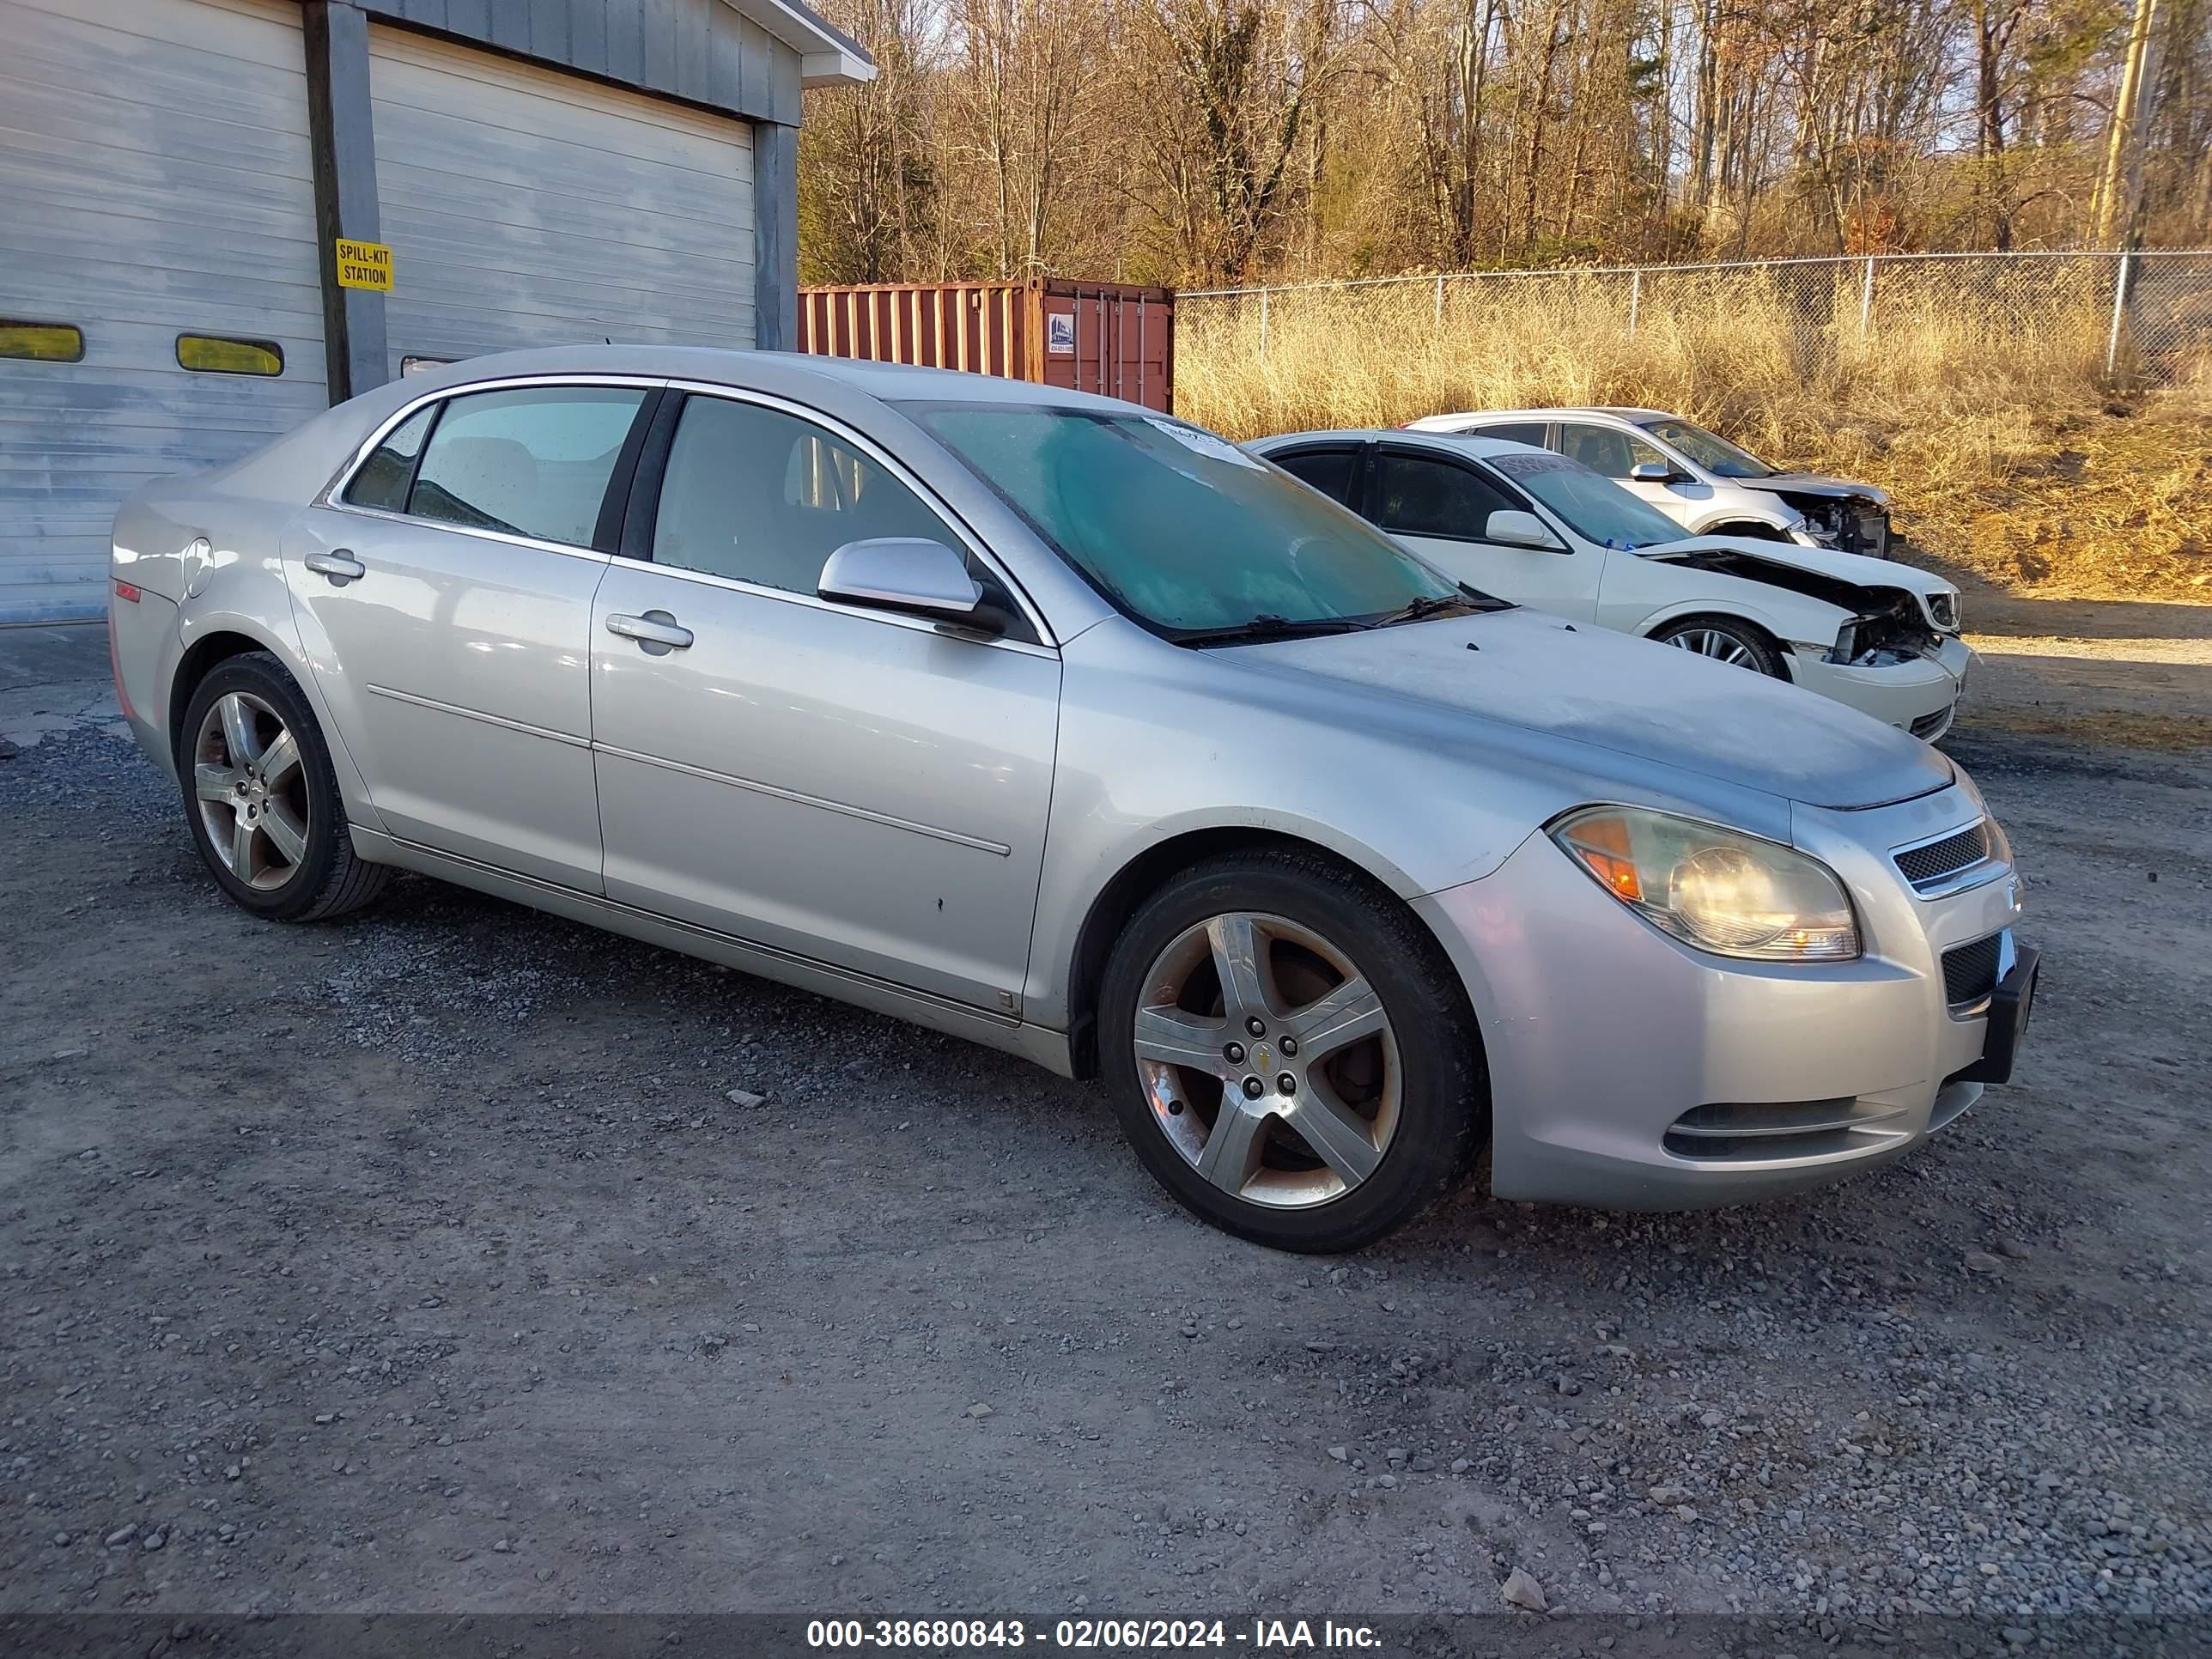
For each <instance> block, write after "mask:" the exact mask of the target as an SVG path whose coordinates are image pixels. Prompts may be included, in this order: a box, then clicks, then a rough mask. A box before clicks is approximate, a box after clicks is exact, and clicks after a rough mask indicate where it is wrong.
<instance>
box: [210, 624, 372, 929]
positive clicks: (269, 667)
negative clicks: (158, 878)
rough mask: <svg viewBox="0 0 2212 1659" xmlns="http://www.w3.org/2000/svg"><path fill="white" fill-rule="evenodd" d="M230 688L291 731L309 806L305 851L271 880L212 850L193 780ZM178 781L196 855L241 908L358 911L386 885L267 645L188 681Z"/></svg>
mask: <svg viewBox="0 0 2212 1659" xmlns="http://www.w3.org/2000/svg"><path fill="white" fill-rule="evenodd" d="M233 692H244V693H246V694H247V695H249V696H252V697H255V698H258V700H259V701H260V702H263V703H264V704H265V705H267V707H268V708H269V709H270V710H271V711H273V712H274V714H276V718H277V719H279V720H282V721H283V725H284V727H285V729H286V730H287V731H289V732H291V734H292V736H293V739H294V741H295V743H296V744H298V747H299V756H300V768H299V769H300V774H301V776H300V779H299V787H300V788H301V790H302V791H304V799H305V803H306V807H307V836H306V846H305V850H304V851H303V852H302V853H301V856H300V858H299V860H297V862H296V863H295V864H293V865H292V866H291V872H290V873H289V876H286V877H284V878H283V880H282V881H281V882H280V883H279V884H276V885H273V886H256V885H253V884H250V883H248V882H246V881H244V880H241V879H240V878H239V877H238V876H237V875H236V874H234V872H232V870H231V868H230V865H229V863H228V860H226V859H225V858H224V857H223V856H222V854H219V853H217V852H216V848H215V846H214V844H213V842H211V840H210V836H209V831H208V824H207V821H206V818H205V817H204V815H203V813H202V811H201V810H200V802H199V799H198V795H197V789H196V787H195V772H196V767H197V755H196V752H195V747H196V744H197V740H198V737H199V733H200V731H201V728H202V726H204V724H205V723H206V721H207V718H208V713H209V711H210V709H211V708H214V707H215V705H216V703H217V702H220V701H221V700H222V698H224V697H226V696H229V695H231V694H232V693H233ZM176 760H177V781H178V783H179V787H180V788H181V791H182V793H183V795H184V805H185V824H186V826H187V827H188V828H189V829H190V830H191V837H192V845H193V846H194V847H196V848H198V849H199V854H200V860H201V862H203V863H204V864H205V865H206V866H207V867H208V872H209V873H210V875H212V876H213V877H214V878H215V881H216V886H218V887H220V888H221V889H222V891H223V895H224V896H225V897H227V898H228V899H229V900H230V901H231V902H233V903H234V904H236V905H237V906H238V907H239V908H240V909H244V910H249V911H251V912H252V914H253V915H257V916H264V917H267V918H268V919H269V920H270V921H326V920H328V919H330V918H331V917H334V916H342V915H345V914H346V913H347V912H349V911H351V910H357V909H359V908H361V907H362V906H363V905H365V904H367V903H368V902H370V901H371V900H373V899H374V898H375V897H376V896H377V895H378V894H379V893H380V892H382V891H383V890H384V886H385V884H386V882H387V881H389V880H390V879H391V877H392V871H391V868H390V866H386V865H381V864H371V863H369V862H368V860H365V859H363V858H362V857H361V855H360V854H357V853H356V852H355V851H354V846H353V837H352V836H351V835H350V834H349V832H348V830H347V828H346V817H345V803H344V800H343V798H342V797H341V796H340V795H339V793H338V781H337V773H336V772H335V771H334V770H333V769H331V751H330V745H329V744H326V743H325V741H324V740H323V732H322V727H321V726H319V725H318V724H317V723H316V720H315V715H314V711H313V708H310V707H309V706H308V703H307V698H306V697H305V696H303V695H302V694H301V690H300V688H299V686H298V685H297V684H295V682H294V680H293V678H292V677H291V675H290V674H289V673H287V672H286V671H285V669H284V665H283V663H282V662H280V661H278V660H277V659H276V657H275V656H273V655H271V654H270V653H268V652H266V651H249V652H246V653H243V654H241V655H239V656H235V657H228V658H226V659H223V660H222V662H220V663H218V664H216V666H215V667H214V668H213V669H212V670H210V671H209V673H208V674H207V675H206V676H205V677H204V678H202V679H201V681H200V683H199V684H197V685H196V686H194V687H193V688H192V693H191V697H190V698H189V699H188V700H187V701H186V702H185V718H184V721H183V724H182V725H181V726H180V727H179V731H178V737H177V755H176Z"/></svg>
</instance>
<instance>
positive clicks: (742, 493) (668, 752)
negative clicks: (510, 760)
mask: <svg viewBox="0 0 2212 1659" xmlns="http://www.w3.org/2000/svg"><path fill="white" fill-rule="evenodd" d="M663 424H664V426H665V425H666V417H665V416H664V420H663ZM658 452H659V446H658V444H656V446H655V448H654V451H653V452H649V453H648V455H647V459H646V460H645V462H644V463H643V464H641V466H640V468H639V472H638V479H637V483H636V487H635V489H634V490H633V492H632V497H633V499H632V502H631V507H630V513H629V526H627V533H626V535H625V538H624V542H623V547H624V550H625V553H626V554H631V555H635V557H632V556H623V557H619V558H617V559H616V561H615V562H614V563H613V564H612V566H611V568H609V570H608V572H607V576H606V580H605V583H604V584H603V585H602V586H601V587H600V589H599V596H598V599H597V601H596V602H595V604H594V605H593V607H592V610H593V615H592V628H591V645H590V653H591V662H592V686H593V690H592V736H593V738H594V740H595V747H596V749H597V751H598V766H599V817H600V822H601V824H602V826H603V828H604V832H605V838H606V884H607V886H606V890H607V896H609V897H610V898H613V899H617V900H620V901H622V902H625V903H629V904H633V905H636V906H638V907H640V908H644V909H647V910H652V911H655V912H658V913H659V914H661V915H668V916H673V917H677V918H679V919H681V920H684V921H690V922H695V923H697V924H700V925H702V926H704V927H711V928H714V930H716V931H717V932H720V933H729V934H733V935H735V936H737V937H738V938H740V939H748V940H750V941H753V942H755V943H757V944H761V945H767V946H769V947H770V948H772V949H775V950H780V951H788V952H790V953H792V954H793V955H795V956H799V957H805V958H807V959H809V960H811V961H814V962H818V963H829V964H830V965H832V966H834V967H837V968H842V969H846V970H848V971H851V972H854V973H859V974H864V975H868V976H870V977H871V978H874V979H878V980H883V981H890V982H892V983H894V984H898V985H902V986H905V987H913V988H915V989H919V990H921V991H925V992H928V993H932V994H936V995H939V996H942V997H946V998H950V999H951V1000H955V1001H957V1002H961V1003H963V1004H968V1005H970V1006H975V1007H980V1008H985V1009H988V1010H990V1011H992V1012H998V1013H1001V1014H1004V1013H1010V1012H1018V1009H1019V1006H1020V1002H1019V999H1020V987H1021V984H1022V981H1023V978H1024V974H1025V972H1026V969H1027V965H1028V957H1029V942H1030V923H1031V921H1032V920H1033V918H1034V915H1035V913H1036V892H1037V877H1038V872H1039V871H1040V869H1041V868H1042V860H1043V854H1044V832H1045V821H1046V816H1047V809H1048V806H1049V805H1050V802H1051V793H1052V770H1053V755H1054V742H1055V738H1056V736H1057V732H1058V726H1059V714H1060V659H1059V655H1058V653H1056V652H1054V651H1053V650H1052V649H1050V648H1048V647H1046V646H1045V645H1043V644H1042V642H1040V641H1038V640H1037V639H1036V637H1034V631H1033V630H1029V629H1027V628H1026V625H1025V624H1024V632H1028V633H1030V637H1019V636H1014V635H1010V636H1008V637H1006V638H1000V639H984V638H978V637H976V636H975V635H973V634H972V633H967V634H963V633H960V632H957V631H953V630H950V629H942V628H939V627H937V626H935V625H933V624H932V623H927V622H925V621H921V620H920V619H918V618H915V617H904V616H895V615H891V614H889V613H886V612H884V611H868V610H862V609H860V608H857V607H854V606H850V605H840V604H835V603H832V602H829V601H827V600H824V599H820V598H818V597H817V595H816V592H815V586H816V581H817V578H818V576H819V575H820V574H821V569H822V566H823V562H825V561H826V560H827V559H828V558H829V555H830V553H831V552H833V551H834V550H836V548H838V547H839V546H841V545H842V544H844V543H846V542H848V541H857V540H860V539H863V538H869V537H879V536H915V537H922V538H927V539H930V540H933V541H940V542H944V543H945V544H948V545H950V546H952V547H955V548H963V547H964V548H966V549H967V550H969V568H970V571H971V573H973V574H976V575H977V577H978V579H979V580H984V581H985V583H986V586H990V585H991V584H992V583H993V582H995V581H996V580H997V578H996V576H995V574H994V573H993V572H992V571H991V570H990V569H989V568H988V566H987V564H986V563H984V562H982V561H981V557H980V555H979V554H978V552H977V551H976V550H975V546H974V544H972V543H971V542H970V541H969V539H968V538H966V537H965V535H964V534H963V532H962V530H961V528H960V527H959V526H957V524H956V523H955V522H954V521H953V520H951V516H950V515H949V514H948V513H946V512H945V509H944V508H943V507H940V506H939V505H938V504H937V503H935V502H933V501H931V500H929V499H927V496H926V495H925V494H924V492H923V491H922V490H921V487H920V486H919V485H918V484H917V483H915V481H914V480H913V479H912V478H911V477H908V476H905V475H904V474H903V473H902V471H901V470H900V469H899V468H898V467H897V466H896V464H895V463H893V462H892V461H891V460H890V457H889V456H888V455H886V454H885V453H883V452H882V451H880V450H879V449H878V448H876V447H874V446H873V445H872V444H870V443H868V442H867V441H866V440H864V439H861V438H860V437H858V436H857V435H854V434H852V433H850V432H848V431H846V430H844V429H842V428H834V427H832V426H831V425H830V424H829V423H828V422H824V421H823V420H822V419H820V418H819V417H817V416H813V415H811V414H810V413H809V412H808V411H805V410H800V409H798V408H796V407H794V406H792V405H788V404H781V403H779V402H776V401H775V400H773V399H769V398H745V397H738V396H735V395H726V394H715V395H707V394H704V393H700V394H695V395H693V396H692V397H690V398H689V399H688V401H687V402H686V403H685V404H684V407H683V409H682V410H681V413H680V416H678V419H677V420H676V422H675V424H674V428H673V432H672V437H671V440H670V441H669V442H668V445H667V447H666V449H665V459H664V457H663V456H662V455H661V454H660V453H658ZM993 599H994V603H1000V604H1002V605H1003V606H1004V608H1006V609H1007V610H1009V611H1012V612H1013V614H1015V615H1016V616H1017V617H1019V616H1020V615H1021V611H1020V609H1019V607H1018V605H1016V603H1015V602H1014V601H1013V600H1012V598H1011V597H1010V596H1007V595H1006V594H1004V593H1003V592H1000V593H999V594H996V595H994V596H993ZM639 623H651V624H654V625H655V626H656V629H675V630H680V632H679V633H678V634H674V635H665V637H664V638H663V639H659V640H656V639H653V638H640V637H637V636H636V634H637V629H638V624H639ZM667 639H680V640H681V641H682V642H680V643H675V644H671V643H668V642H666V640H667Z"/></svg>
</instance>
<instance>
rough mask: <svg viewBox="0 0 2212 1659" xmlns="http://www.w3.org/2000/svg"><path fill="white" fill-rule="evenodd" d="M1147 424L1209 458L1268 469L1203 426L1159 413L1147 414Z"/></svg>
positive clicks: (1259, 469)
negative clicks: (1185, 423)
mask: <svg viewBox="0 0 2212 1659" xmlns="http://www.w3.org/2000/svg"><path fill="white" fill-rule="evenodd" d="M1145 424H1146V426H1152V427H1158V428H1159V429H1160V430H1161V431H1163V432H1164V433H1166V434H1167V435H1168V436H1169V437H1170V438H1173V439H1174V440H1175V441H1176V442H1177V443H1179V444H1181V445H1182V447H1184V448H1185V449H1188V450H1190V451H1192V452H1194V453H1196V454H1200V455H1203V456H1205V457H1206V459H1208V460H1214V461H1234V462H1235V463H1236V464H1237V465H1238V466H1249V467H1250V468H1251V469H1252V470H1253V471H1255V472H1264V471H1267V468H1266V467H1265V466H1263V465H1261V464H1260V463H1259V462H1258V461H1255V460H1254V459H1252V458H1251V457H1250V456H1249V455H1247V454H1246V453H1244V452H1243V450H1241V449H1239V448H1237V446H1236V445H1235V444H1232V443H1231V442H1230V441H1228V440H1227V439H1226V438H1217V437H1215V436H1214V435H1212V433H1211V432H1208V431H1206V430H1205V429H1204V428H1201V427H1195V426H1185V425H1184V424H1183V423H1182V422H1181V421H1164V420H1162V419H1160V418H1159V416H1157V415H1147V416H1145Z"/></svg>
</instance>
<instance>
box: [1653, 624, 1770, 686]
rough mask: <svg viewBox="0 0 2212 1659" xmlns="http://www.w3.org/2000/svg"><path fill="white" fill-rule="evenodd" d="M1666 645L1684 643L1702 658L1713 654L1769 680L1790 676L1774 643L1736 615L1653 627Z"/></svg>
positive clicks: (1721, 659)
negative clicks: (1736, 617) (1737, 618)
mask: <svg viewBox="0 0 2212 1659" xmlns="http://www.w3.org/2000/svg"><path fill="white" fill-rule="evenodd" d="M1651 637H1652V638H1653V639H1654V640H1656V641H1658V642H1659V643H1660V644H1662V645H1674V646H1680V647H1681V648H1682V649H1683V650H1685V651H1694V652H1696V653H1698V654H1699V656H1701V657H1711V658H1712V659H1714V660H1715V661H1717V662H1724V663H1726V664H1728V665H1729V666H1730V667H1731V668H1748V669H1750V670H1752V671H1753V672H1755V673H1760V674H1764V675H1765V676H1766V677H1767V678H1769V679H1777V680H1781V679H1787V678H1790V676H1789V673H1788V671H1786V670H1785V669H1784V667H1783V665H1782V653H1780V652H1779V651H1777V650H1776V649H1775V648H1774V643H1773V641H1771V640H1769V639H1768V638H1767V637H1766V635H1765V634H1763V633H1761V632H1760V631H1759V629H1756V628H1753V626H1752V625H1751V624H1750V623H1746V622H1738V621H1737V620H1736V619H1735V617H1683V618H1682V619H1681V620H1680V622H1671V623H1668V624H1667V625H1666V626H1665V627H1664V628H1659V629H1653V630H1652V634H1651Z"/></svg>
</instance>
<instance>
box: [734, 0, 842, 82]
mask: <svg viewBox="0 0 2212 1659" xmlns="http://www.w3.org/2000/svg"><path fill="white" fill-rule="evenodd" d="M724 3H725V4H726V5H727V6H728V7H729V8H730V9H732V11H734V12H736V13H737V14H738V15H739V16H741V17H744V18H747V19H750V21H752V22H754V23H756V24H757V25H758V26H759V27H761V28H762V29H763V30H765V31H766V32H767V33H769V35H770V36H771V37H773V38H774V39H775V40H780V41H781V42H782V43H783V44H784V45H785V46H789V47H790V48H791V49H792V50H793V52H797V53H798V54H799V84H800V85H802V86H808V87H859V86H866V84H867V83H868V82H871V81H872V80H874V79H875V78H876V63H875V59H874V58H871V57H869V56H868V52H867V48H866V47H865V46H862V45H861V44H860V42H859V41H857V40H854V39H853V38H852V37H851V36H850V35H848V34H847V33H844V31H843V30H842V29H839V28H837V27H836V26H835V25H833V24H831V23H829V22H827V21H824V20H823V19H822V18H820V17H817V16H816V15H815V14H814V13H813V11H812V10H811V9H809V8H808V7H806V6H805V5H802V4H800V3H799V0H724Z"/></svg>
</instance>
